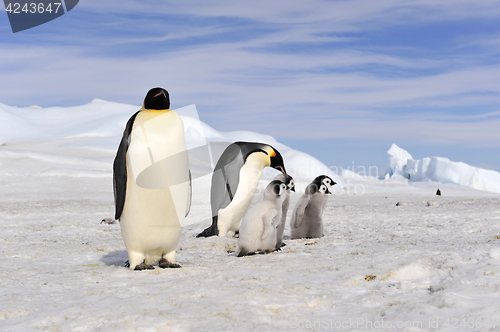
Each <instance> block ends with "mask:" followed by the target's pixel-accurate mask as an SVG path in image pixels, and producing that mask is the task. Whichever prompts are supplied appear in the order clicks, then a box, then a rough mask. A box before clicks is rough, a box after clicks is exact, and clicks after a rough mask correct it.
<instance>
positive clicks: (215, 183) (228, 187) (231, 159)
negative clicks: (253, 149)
mask: <svg viewBox="0 0 500 332" xmlns="http://www.w3.org/2000/svg"><path fill="white" fill-rule="evenodd" d="M244 164H245V160H244V159H243V154H242V151H241V148H240V146H239V145H237V144H235V143H233V144H230V145H229V146H228V147H227V148H226V149H225V150H224V152H223V153H222V155H221V156H220V158H219V160H218V161H217V165H216V166H215V169H214V173H213V174H212V187H211V190H210V204H211V207H212V216H216V215H218V214H219V210H221V209H224V208H225V207H227V206H228V205H229V204H230V203H231V201H232V200H233V197H234V195H235V194H236V189H237V188H238V183H239V181H240V169H241V168H242V167H243V165H244Z"/></svg>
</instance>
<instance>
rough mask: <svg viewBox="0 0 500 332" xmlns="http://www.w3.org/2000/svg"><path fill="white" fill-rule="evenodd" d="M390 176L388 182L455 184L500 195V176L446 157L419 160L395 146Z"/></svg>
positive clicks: (392, 147) (390, 151)
mask: <svg viewBox="0 0 500 332" xmlns="http://www.w3.org/2000/svg"><path fill="white" fill-rule="evenodd" d="M387 154H388V155H389V167H390V172H389V173H388V174H387V175H386V178H391V179H398V178H401V177H403V178H406V179H409V181H414V182H429V181H434V182H440V183H452V184H458V185H461V186H466V187H469V188H473V189H478V190H484V191H489V192H495V193H500V173H498V172H495V171H491V170H486V169H482V168H478V167H474V166H470V165H467V164H465V163H463V162H455V161H451V160H449V159H448V158H443V157H430V158H429V157H427V158H422V159H419V160H415V159H413V158H412V156H411V155H410V154H409V153H408V152H407V151H406V150H404V149H401V148H400V147H398V146H397V145H396V144H393V145H392V146H391V148H390V149H389V151H387Z"/></svg>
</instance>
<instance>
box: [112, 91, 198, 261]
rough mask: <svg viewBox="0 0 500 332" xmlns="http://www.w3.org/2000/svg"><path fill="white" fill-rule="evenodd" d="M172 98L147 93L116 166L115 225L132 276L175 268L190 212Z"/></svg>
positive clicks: (183, 144)
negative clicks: (135, 272)
mask: <svg viewBox="0 0 500 332" xmlns="http://www.w3.org/2000/svg"><path fill="white" fill-rule="evenodd" d="M169 107H170V100H169V95H168V92H167V91H166V90H164V89H162V88H154V89H151V90H149V92H148V94H147V95H146V98H145V99H144V104H143V107H142V108H141V109H140V110H139V111H138V112H137V113H135V114H134V115H133V116H132V117H131V118H130V119H129V120H128V122H127V125H126V127H125V131H124V132H123V137H122V140H121V142H120V146H119V148H118V152H117V153H116V158H115V161H114V164H113V189H114V194H115V219H117V220H120V227H121V230H122V235H123V240H124V242H125V247H126V248H127V253H128V258H129V260H128V261H129V267H130V269H132V270H144V269H153V267H152V266H151V265H150V264H153V263H156V262H159V266H160V267H161V268H167V267H180V265H178V264H176V263H175V248H176V247H177V243H178V242H179V238H180V235H181V229H182V225H183V223H184V218H185V217H186V216H187V214H188V213H189V209H190V206H191V175H190V172H189V162H188V155H187V150H186V142H185V138H184V126H183V124H182V120H181V117H180V116H179V115H178V114H177V113H176V112H174V111H172V110H170V109H169Z"/></svg>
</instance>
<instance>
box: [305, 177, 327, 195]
mask: <svg viewBox="0 0 500 332" xmlns="http://www.w3.org/2000/svg"><path fill="white" fill-rule="evenodd" d="M316 193H320V194H331V193H332V192H331V191H330V190H328V187H327V186H326V185H325V184H324V183H321V182H319V181H316V180H315V181H313V182H312V183H311V184H310V185H308V186H307V188H306V194H309V195H314V194H316Z"/></svg>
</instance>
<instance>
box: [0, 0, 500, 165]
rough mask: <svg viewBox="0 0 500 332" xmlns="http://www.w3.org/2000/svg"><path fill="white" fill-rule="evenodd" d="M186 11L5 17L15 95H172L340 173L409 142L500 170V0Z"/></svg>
mask: <svg viewBox="0 0 500 332" xmlns="http://www.w3.org/2000/svg"><path fill="white" fill-rule="evenodd" d="M179 3H180V2H172V1H131V0H120V1H114V0H106V1H97V0H82V1H80V3H79V4H78V6H77V7H75V8H74V9H73V10H72V11H71V12H69V13H67V14H66V15H64V16H62V17H60V18H59V19H56V20H54V21H52V22H49V23H47V24H44V25H42V26H39V27H35V28H33V29H30V30H26V31H23V32H19V33H16V34H13V33H12V32H11V30H10V26H9V23H8V19H7V15H6V13H4V14H1V15H0V102H2V103H5V104H8V105H17V106H29V105H33V104H36V105H40V106H43V107H47V106H72V105H82V104H86V103H88V102H90V101H91V100H92V99H94V98H101V99H105V100H109V101H115V102H122V103H128V104H135V105H140V104H141V103H142V100H143V98H144V95H145V93H146V92H147V90H148V89H149V88H151V87H154V86H162V87H165V88H166V89H167V90H169V92H170V94H171V100H172V108H176V107H181V106H185V105H189V104H193V103H194V104H196V105H197V108H198V111H199V113H200V117H201V119H202V120H203V121H205V122H207V123H208V124H210V125H211V126H213V127H214V128H215V129H217V130H221V131H230V130H251V131H257V132H260V133H266V134H269V135H272V136H274V137H275V138H277V139H278V140H280V141H282V142H284V143H285V144H288V145H290V146H291V147H295V148H298V149H301V150H303V151H306V152H308V153H310V154H312V155H314V156H316V157H317V158H318V159H320V160H322V161H324V162H325V163H326V164H327V165H328V166H337V167H344V168H345V167H348V166H352V165H353V161H354V165H355V166H358V165H364V166H366V167H367V166H371V165H376V166H379V167H381V168H383V167H384V166H385V165H386V164H387V161H386V160H387V157H386V153H385V152H386V151H387V150H388V149H389V147H390V145H391V144H392V143H396V144H398V145H399V146H401V147H403V148H405V149H407V150H408V151H409V152H410V153H411V154H412V155H413V157H414V158H422V157H426V156H443V157H448V158H450V159H452V160H455V161H464V162H466V163H469V164H472V165H479V166H482V167H486V168H493V169H496V170H498V171H500V129H499V128H500V22H499V21H498V17H500V3H499V2H498V1H489V0H483V1H480V2H479V1H462V0H455V1H441V0H432V1H430V0H429V1H427V0H422V1H404V0H391V1H388V0H379V1H372V0H364V1H317V0H307V1H297V0H287V1H284V0H281V1H234V0H231V1H190V0H186V1H183V2H182V4H179ZM381 172H383V171H382V170H381Z"/></svg>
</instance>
